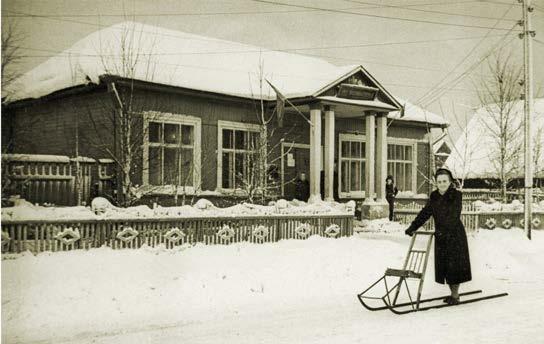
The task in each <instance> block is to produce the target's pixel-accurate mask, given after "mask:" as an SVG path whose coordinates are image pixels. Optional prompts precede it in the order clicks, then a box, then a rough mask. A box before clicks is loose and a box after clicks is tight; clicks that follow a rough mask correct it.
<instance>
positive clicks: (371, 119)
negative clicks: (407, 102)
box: [365, 111, 376, 203]
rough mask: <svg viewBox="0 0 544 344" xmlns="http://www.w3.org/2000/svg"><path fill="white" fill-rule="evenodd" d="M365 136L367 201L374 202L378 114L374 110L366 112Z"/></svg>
mask: <svg viewBox="0 0 544 344" xmlns="http://www.w3.org/2000/svg"><path fill="white" fill-rule="evenodd" d="M365 136H366V144H365V176H366V178H365V182H366V183H365V203H368V202H370V203H373V202H374V178H375V177H374V170H375V151H376V115H375V113H374V112H370V111H367V112H365Z"/></svg>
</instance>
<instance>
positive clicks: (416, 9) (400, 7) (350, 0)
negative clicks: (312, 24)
mask: <svg viewBox="0 0 544 344" xmlns="http://www.w3.org/2000/svg"><path fill="white" fill-rule="evenodd" d="M344 1H347V2H352V3H356V4H368V5H375V4H374V3H371V2H364V1H356V0H344ZM383 7H386V8H395V9H403V10H407V11H416V12H423V13H436V14H443V15H448V16H457V17H467V18H476V19H489V20H497V19H499V18H496V17H486V16H477V15H471V14H461V13H451V12H444V11H435V10H424V9H421V8H406V7H403V6H396V5H383ZM504 20H505V21H517V20H516V19H504Z"/></svg>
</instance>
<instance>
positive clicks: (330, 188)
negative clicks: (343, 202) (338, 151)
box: [323, 106, 336, 201]
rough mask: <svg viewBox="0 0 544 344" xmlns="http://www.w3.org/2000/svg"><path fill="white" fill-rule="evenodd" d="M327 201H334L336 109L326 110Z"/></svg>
mask: <svg viewBox="0 0 544 344" xmlns="http://www.w3.org/2000/svg"><path fill="white" fill-rule="evenodd" d="M324 160H325V161H324V164H323V169H324V170H325V200H326V201H334V188H335V187H336V185H334V108H333V107H331V106H327V107H326V108H325V156H324Z"/></svg>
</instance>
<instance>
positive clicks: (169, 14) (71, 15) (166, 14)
mask: <svg viewBox="0 0 544 344" xmlns="http://www.w3.org/2000/svg"><path fill="white" fill-rule="evenodd" d="M344 1H348V0H344ZM348 2H349V1H348ZM351 2H356V1H351ZM474 2H479V1H477V0H472V1H459V2H442V3H420V4H409V5H403V6H392V5H381V4H376V3H364V2H360V3H361V4H369V5H373V6H372V7H368V6H366V7H347V8H339V9H338V10H358V9H379V8H390V7H394V8H403V9H407V10H411V11H418V10H417V9H411V8H409V7H419V6H433V5H452V4H463V3H474ZM316 11H317V12H318V11H321V9H301V10H285V11H237V12H158V13H130V14H128V15H127V14H113V13H103V14H91V13H63V14H35V13H27V14H23V13H20V14H13V15H10V14H8V15H3V17H8V18H9V17H12V18H31V17H38V16H39V17H47V18H65V17H69V18H89V17H91V18H93V17H177V16H183V17H185V16H216V15H220V16H223V15H248V14H283V13H300V12H316ZM421 11H424V12H430V13H441V12H437V11H430V10H421ZM8 12H10V11H8ZM451 15H459V16H469V17H476V18H484V19H485V18H487V19H496V18H489V17H479V16H470V15H462V14H451Z"/></svg>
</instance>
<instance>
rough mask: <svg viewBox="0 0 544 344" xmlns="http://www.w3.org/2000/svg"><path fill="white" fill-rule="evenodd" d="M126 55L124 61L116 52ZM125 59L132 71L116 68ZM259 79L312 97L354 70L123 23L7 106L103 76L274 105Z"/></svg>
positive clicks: (25, 85)
mask: <svg viewBox="0 0 544 344" xmlns="http://www.w3.org/2000/svg"><path fill="white" fill-rule="evenodd" d="M123 48H125V51H128V53H127V52H125V53H122V52H121V51H122V50H123ZM127 57H128V60H129V61H130V62H131V64H132V65H134V70H133V72H131V71H130V70H129V71H127V69H129V68H127V67H128V66H126V65H123V63H121V60H122V59H123V58H125V60H126V58H127ZM261 66H262V75H263V76H264V78H266V79H267V80H269V81H270V82H272V83H273V84H274V86H276V88H278V89H279V90H280V92H282V93H283V94H284V95H285V96H287V97H303V96H308V95H312V94H314V93H315V92H317V91H318V90H320V89H322V88H323V87H325V86H327V85H328V84H330V83H331V82H333V81H335V80H336V79H338V78H340V77H342V76H345V75H348V74H349V73H351V72H353V71H355V70H358V69H360V66H342V67H339V66H335V65H333V64H331V63H329V62H327V61H324V60H321V59H318V58H313V57H308V56H302V55H297V54H290V53H285V52H280V51H272V50H268V49H264V48H261V47H257V46H252V45H248V44H243V43H236V42H231V41H225V40H220V39H215V38H210V37H204V36H199V35H194V34H190V33H184V32H180V31H174V30H169V29H165V28H160V27H156V26H150V25H146V24H142V23H135V22H130V21H128V22H123V23H119V24H116V25H113V26H110V27H107V28H104V29H102V30H99V31H96V32H94V33H91V34H90V35H88V36H87V37H85V38H83V39H81V40H80V41H78V42H76V43H75V44H74V45H73V46H72V47H70V48H68V49H66V50H65V51H63V52H62V53H59V54H58V55H56V56H54V57H51V58H49V59H48V60H47V61H45V62H43V63H42V64H40V65H38V66H37V67H35V68H34V69H32V70H30V71H29V72H27V73H26V74H24V75H23V76H22V77H21V78H20V79H19V80H18V81H17V82H15V83H14V86H13V87H12V88H11V89H10V90H9V92H8V94H10V96H9V101H15V100H20V99H26V98H38V97H42V96H45V95H47V94H50V93H52V92H55V91H58V90H61V89H65V88H68V87H72V86H78V85H83V84H87V83H89V82H94V83H98V82H99V76H101V75H105V74H110V75H117V76H121V77H127V78H131V79H137V80H143V81H149V82H155V83H161V84H166V85H171V86H178V87H185V88H190V89H195V90H201V91H209V92H216V93H221V94H227V95H233V96H240V97H246V98H261V93H262V98H263V99H270V100H272V99H275V97H276V95H275V93H274V92H273V90H271V88H270V87H269V86H268V85H267V84H266V83H264V85H263V90H262V92H261V91H260V90H259V79H260V77H259V75H260V72H259V68H260V67H261Z"/></svg>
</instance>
